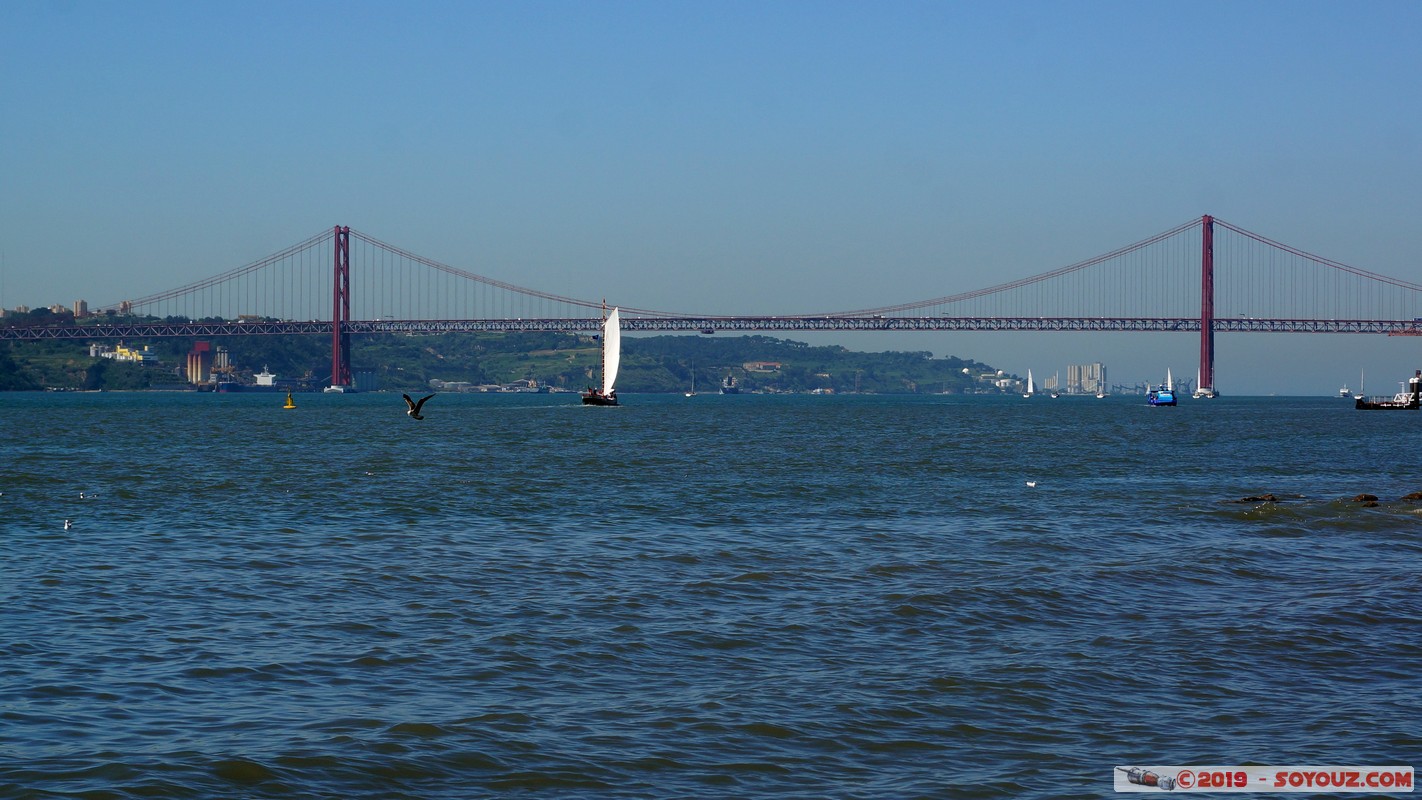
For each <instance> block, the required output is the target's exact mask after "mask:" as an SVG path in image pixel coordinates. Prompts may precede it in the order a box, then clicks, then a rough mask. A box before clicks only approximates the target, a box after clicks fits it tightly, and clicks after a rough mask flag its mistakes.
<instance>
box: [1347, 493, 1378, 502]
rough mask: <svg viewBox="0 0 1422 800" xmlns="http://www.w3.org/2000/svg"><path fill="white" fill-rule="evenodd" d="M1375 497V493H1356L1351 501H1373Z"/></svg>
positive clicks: (1376, 497) (1375, 500)
mask: <svg viewBox="0 0 1422 800" xmlns="http://www.w3.org/2000/svg"><path fill="white" fill-rule="evenodd" d="M1377 499H1378V496H1377V495H1375V494H1360V495H1358V496H1357V497H1355V498H1353V502H1355V503H1375V502H1377Z"/></svg>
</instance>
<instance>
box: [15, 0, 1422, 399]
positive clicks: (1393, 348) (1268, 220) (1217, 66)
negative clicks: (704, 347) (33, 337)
mask: <svg viewBox="0 0 1422 800" xmlns="http://www.w3.org/2000/svg"><path fill="white" fill-rule="evenodd" d="M1419 33H1422V4H1419V3H1415V2H1369V3H1363V4H1352V3H1336V2H1328V3H1323V2H1189V3H1186V2H1178V3H1167V2H1147V3H1142V2H1119V3H1117V2H1050V3H1048V2H1005V3H984V2H962V3H959V2H941V1H940V2H924V3H919V2H889V3H865V2H725V1H723V0H716V1H715V2H712V1H711V0H706V2H606V3H593V2H499V3H482V2H449V3H436V2H402V3H368V2H339V3H336V2H330V3H327V2H297V3H290V2H245V3H215V2H197V3H191V2H142V1H141V0H136V1H134V2H84V1H83V0H68V1H64V2H33V1H31V0H14V1H13V2H8V3H4V4H0V258H3V270H0V271H3V279H2V280H3V285H0V304H3V305H5V306H9V307H13V306H16V305H20V304H25V305H30V306H37V305H48V304H50V303H54V302H60V303H64V304H66V305H68V304H71V303H72V302H73V301H74V300H75V299H78V298H84V299H87V300H88V301H89V302H90V303H91V304H99V303H106V302H112V301H115V300H118V299H121V298H124V297H132V296H139V295H142V294H146V293H150V292H154V291H159V290H163V289H167V288H172V287H174V286H178V285H181V284H183V283H187V282H189V281H191V280H194V279H196V278H200V277H203V276H206V275H211V274H215V273H218V272H221V271H224V270H226V269H229V268H232V267H235V266H240V265H242V264H246V263H249V262H251V261H254V260H256V259H258V258H260V257H262V256H264V255H266V254H268V253H271V252H274V251H276V250H279V249H281V248H283V247H285V246H287V245H290V244H294V243H296V242H298V241H300V240H302V239H304V238H306V237H307V236H309V235H312V234H315V233H317V232H319V231H321V230H323V229H325V228H328V227H330V226H331V225H334V224H344V225H350V226H352V227H354V228H357V229H358V230H361V231H363V232H366V233H368V234H371V235H373V236H376V237H378V238H380V239H382V240H385V241H388V242H392V243H395V244H398V245H400V246H402V247H405V248H407V249H409V250H412V251H414V252H416V253H419V254H421V255H425V256H428V257H430V258H434V259H437V260H440V261H443V262H445V263H449V264H453V265H456V266H459V267H462V268H465V269H469V270H472V271H475V272H479V273H481V274H485V275H489V276H491V277H494V278H498V279H501V280H506V281H509V282H512V283H516V284H519V285H523V286H529V287H532V288H536V289H543V290H546V291H553V292H556V293H559V294H564V295H569V296H574V297H588V298H596V297H603V296H606V297H608V298H609V299H613V300H614V301H616V302H620V303H623V304H626V305H632V306H637V307H643V308H661V309H669V310H688V311H705V312H712V313H793V312H797V311H825V310H838V309H850V308H862V307H866V306H874V305H887V304H892V303H900V302H908V301H913V300H920V299H927V298H931V297H938V296H943V295H948V294H953V293H957V292H960V291H966V290H970V289H976V288H982V287H984V286H987V285H990V284H995V283H998V282H1001V281H1003V280H1007V279H1011V278H1017V277H1024V276H1028V275H1033V274H1037V273H1040V272H1043V271H1045V270H1047V269H1051V268H1055V267H1058V266H1063V265H1066V264H1070V263H1074V262H1076V261H1079V260H1082V259H1084V258H1088V257H1090V256H1094V255H1097V254H1100V253H1103V252H1106V251H1109V250H1112V249H1114V248H1116V247H1118V246H1121V245H1124V244H1128V243H1130V242H1134V241H1138V240H1140V239H1142V238H1144V237H1146V236H1149V235H1152V234H1154V233H1156V232H1159V231H1161V230H1164V229H1167V228H1170V227H1172V226H1174V225H1176V224H1179V223H1182V222H1185V221H1187V220H1190V219H1192V218H1197V217H1199V216H1200V215H1201V214H1206V213H1209V214H1214V215H1217V216H1219V217H1221V218H1224V219H1227V220H1229V221H1230V222H1233V223H1235V224H1238V225H1241V226H1243V227H1245V228H1248V229H1250V230H1253V231H1256V232H1259V233H1261V234H1263V235H1266V236H1269V237H1270V238H1273V239H1276V240H1279V241H1283V242H1287V243H1289V244H1291V245H1294V246H1297V247H1300V248H1302V249H1304V250H1307V251H1309V252H1312V253H1317V254H1319V255H1323V256H1326V257H1329V258H1332V259H1336V260H1338V261H1342V262H1345V263H1347V264H1351V265H1354V266H1359V267H1362V268H1365V269H1369V270H1372V271H1375V272H1380V273H1383V274H1387V275H1393V276H1397V277H1400V278H1404V279H1407V280H1411V281H1414V282H1422V263H1420V260H1419V257H1418V254H1419V252H1422V224H1419V220H1422V80H1419V77H1418V76H1419V75H1422V45H1419V42H1418V35H1419ZM797 338H804V339H807V340H809V341H813V342H815V343H820V342H823V341H834V342H836V343H841V344H844V345H846V346H848V347H852V348H854V349H862V350H883V349H913V350H929V351H932V352H934V353H936V354H938V355H945V354H952V355H959V356H964V357H971V358H977V359H980V360H983V361H986V362H989V363H991V364H993V365H995V366H999V367H1002V368H1004V369H1007V370H1010V371H1014V372H1018V373H1025V372H1026V370H1027V369H1028V368H1029V367H1030V368H1032V369H1033V371H1034V373H1036V374H1038V375H1044V374H1046V375H1049V374H1051V373H1052V372H1055V371H1062V372H1064V371H1065V366H1066V365H1067V364H1068V363H1084V362H1088V361H1098V360H1099V361H1104V362H1105V363H1106V364H1107V366H1108V368H1109V369H1110V370H1111V377H1112V378H1113V379H1114V380H1117V381H1123V382H1124V381H1143V380H1147V379H1149V380H1159V379H1160V377H1162V375H1163V373H1164V370H1165V367H1167V366H1169V367H1172V368H1173V369H1174V371H1175V372H1176V374H1177V375H1179V374H1187V375H1193V373H1194V367H1195V353H1196V350H1197V347H1198V342H1197V338H1196V337H1195V336H1192V335H1185V334H1181V335H1172V336H1167V335H1157V336H1140V335H1132V334H1101V335H1089V334H966V335H965V334H947V333H932V334H929V333H924V334H897V335H888V334H880V335H876V334H855V335H848V336H843V337H839V338H835V339H826V338H823V337H821V338H811V337H797ZM1217 348H1218V358H1217V372H1218V376H1219V377H1218V380H1217V383H1218V385H1219V386H1220V388H1221V390H1222V391H1224V392H1227V393H1250V394H1257V393H1268V392H1279V393H1313V394H1318V393H1326V392H1331V391H1335V390H1336V389H1337V387H1338V386H1339V385H1340V384H1341V383H1343V382H1344V381H1347V382H1349V383H1350V384H1351V385H1356V382H1357V375H1358V370H1359V369H1360V368H1366V369H1368V373H1369V376H1370V380H1371V378H1372V376H1377V382H1376V383H1375V384H1373V386H1372V387H1371V388H1375V389H1377V390H1378V391H1383V390H1387V391H1391V390H1392V383H1393V381H1395V380H1396V379H1397V378H1400V377H1402V376H1403V375H1405V374H1408V373H1410V371H1411V370H1412V369H1413V368H1415V367H1418V366H1422V341H1419V340H1415V339H1397V338H1393V339H1388V338H1387V337H1375V336H1297V335H1296V336H1283V335H1245V334H1233V335H1222V336H1220V337H1219V338H1218V340H1217Z"/></svg>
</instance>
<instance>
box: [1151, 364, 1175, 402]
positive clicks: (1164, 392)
mask: <svg viewBox="0 0 1422 800" xmlns="http://www.w3.org/2000/svg"><path fill="white" fill-rule="evenodd" d="M1146 400H1148V401H1149V402H1150V404H1151V405H1153V406H1173V405H1175V380H1174V379H1173V378H1171V377H1170V370H1169V369H1167V370H1165V385H1164V386H1159V387H1157V388H1155V389H1152V390H1150V392H1148V393H1147V394H1146Z"/></svg>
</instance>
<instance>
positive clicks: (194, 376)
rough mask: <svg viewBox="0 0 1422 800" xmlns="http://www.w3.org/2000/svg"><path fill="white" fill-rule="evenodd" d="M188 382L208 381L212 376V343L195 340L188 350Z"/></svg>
mask: <svg viewBox="0 0 1422 800" xmlns="http://www.w3.org/2000/svg"><path fill="white" fill-rule="evenodd" d="M187 368H188V369H187V371H188V383H207V382H208V381H209V380H211V378H212V344H211V343H210V342H194V343H193V349H192V350H190V351H188V364H187Z"/></svg>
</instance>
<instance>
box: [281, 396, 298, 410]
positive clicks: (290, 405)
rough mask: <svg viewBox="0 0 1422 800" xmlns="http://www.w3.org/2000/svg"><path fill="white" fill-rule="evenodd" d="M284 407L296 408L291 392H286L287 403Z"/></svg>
mask: <svg viewBox="0 0 1422 800" xmlns="http://www.w3.org/2000/svg"><path fill="white" fill-rule="evenodd" d="M282 408H296V403H294V402H292V400H291V392H287V393H286V405H284V406H282Z"/></svg>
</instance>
